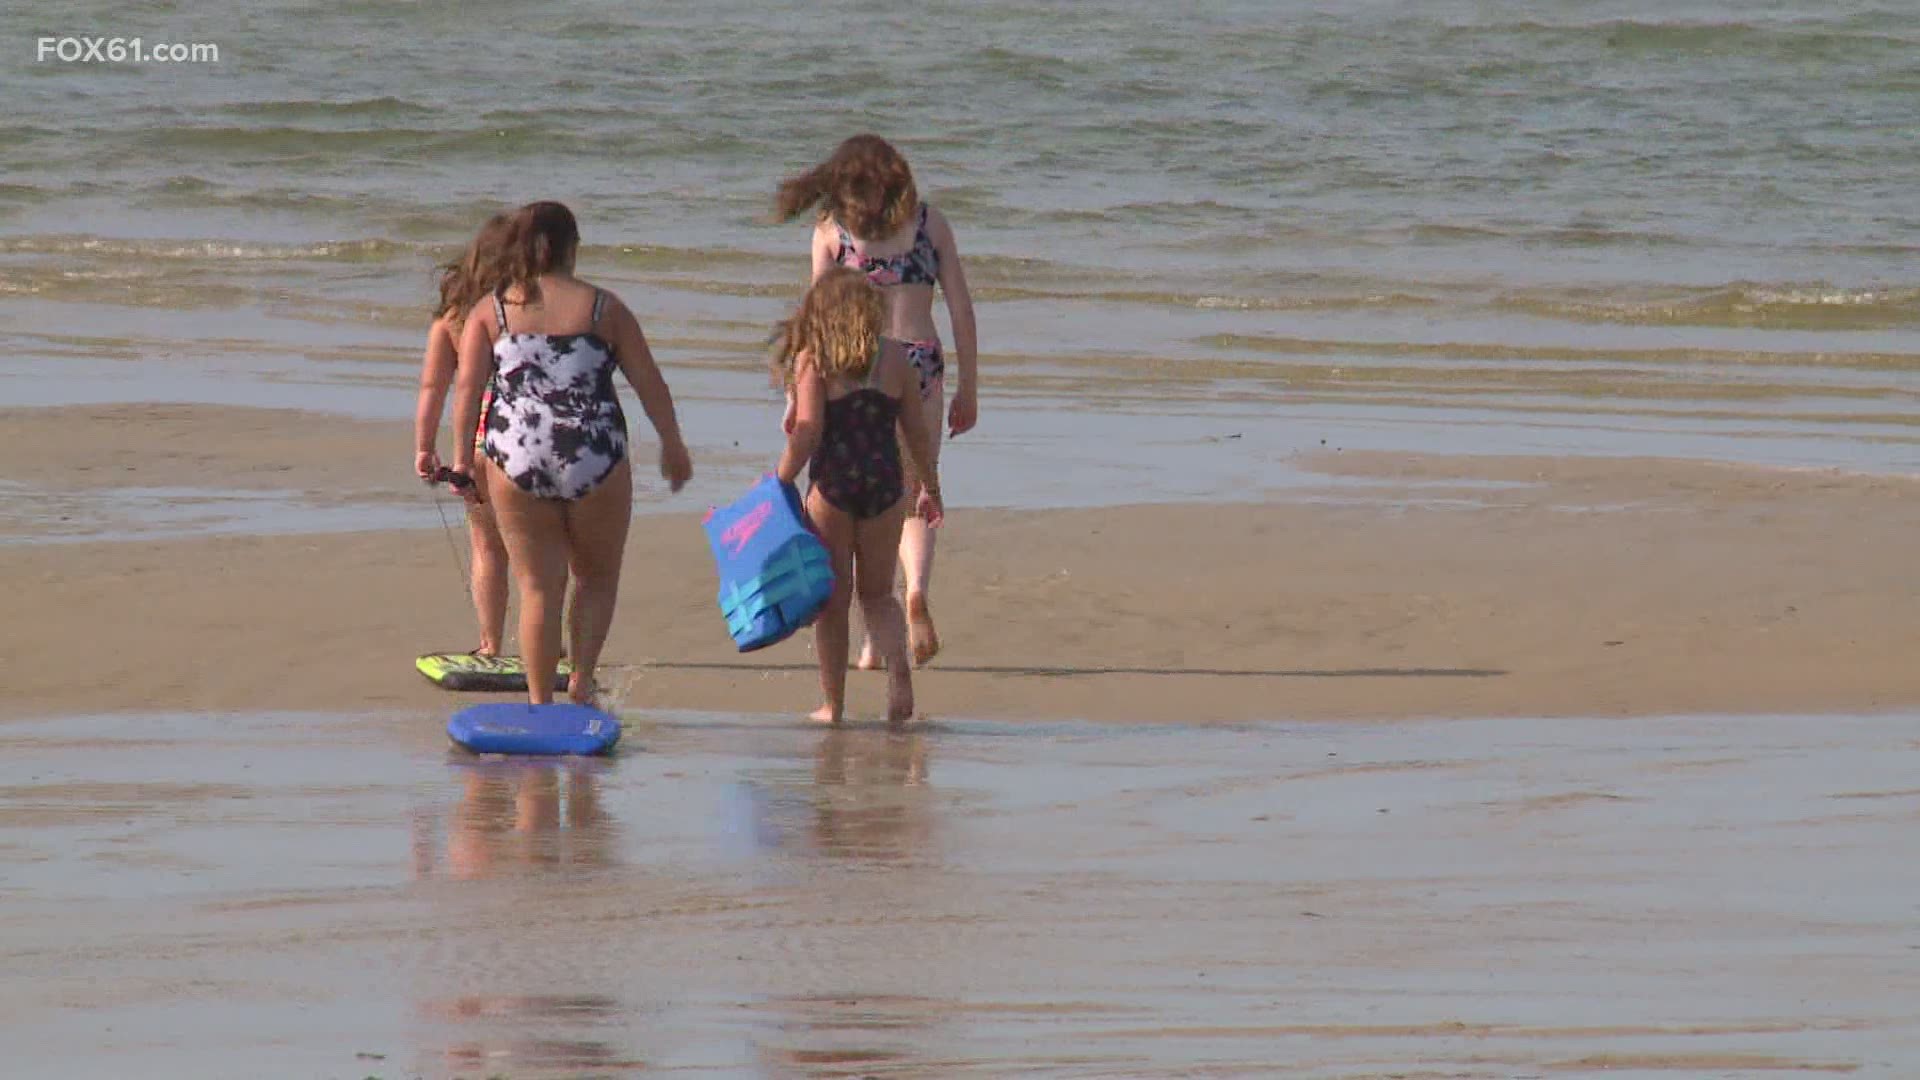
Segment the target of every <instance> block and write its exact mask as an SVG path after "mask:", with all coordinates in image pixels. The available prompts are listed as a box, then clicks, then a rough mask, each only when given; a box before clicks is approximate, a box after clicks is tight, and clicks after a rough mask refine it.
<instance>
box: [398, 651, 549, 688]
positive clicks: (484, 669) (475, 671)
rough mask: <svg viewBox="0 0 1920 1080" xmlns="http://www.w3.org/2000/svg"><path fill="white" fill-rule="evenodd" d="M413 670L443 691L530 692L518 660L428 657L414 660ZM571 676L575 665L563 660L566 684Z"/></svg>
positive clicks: (463, 655)
mask: <svg viewBox="0 0 1920 1080" xmlns="http://www.w3.org/2000/svg"><path fill="white" fill-rule="evenodd" d="M413 666H414V668H415V669H417V670H418V671H419V672H420V674H422V675H425V676H426V677H427V680H428V681H429V682H431V683H433V685H435V686H438V687H440V688H441V689H442V690H478V691H481V692H485V693H516V692H523V691H525V690H526V688H527V667H526V665H525V664H524V663H522V662H521V660H520V658H519V657H517V656H481V655H479V654H477V653H428V654H427V655H425V656H422V657H420V658H419V659H417V660H415V661H414V662H413ZM571 674H573V665H572V664H569V663H567V661H566V660H564V659H562V660H561V661H560V672H559V677H560V678H561V679H562V680H564V679H566V677H567V676H569V675H571ZM563 685H564V684H563Z"/></svg>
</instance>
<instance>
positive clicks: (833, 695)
mask: <svg viewBox="0 0 1920 1080" xmlns="http://www.w3.org/2000/svg"><path fill="white" fill-rule="evenodd" d="M807 519H808V520H809V521H811V522H813V527H814V530H815V531H816V532H818V533H819V534H820V539H821V540H822V541H823V542H824V543H825V544H826V545H827V553H828V555H829V556H830V557H831V558H832V560H833V595H832V596H831V597H829V598H828V600H827V606H826V607H825V608H823V609H821V611H820V615H819V617H818V618H817V619H815V620H814V623H813V653H814V657H815V658H816V659H817V660H818V661H819V662H820V694H821V696H822V697H823V698H824V699H825V701H824V702H823V703H822V704H821V706H820V707H819V708H818V709H815V710H814V711H813V714H812V719H814V720H818V721H821V722H822V723H828V724H837V723H839V722H840V719H841V718H842V717H843V716H845V715H846V712H847V617H848V614H849V609H850V608H851V607H852V606H853V519H852V518H851V517H849V516H847V515H846V514H843V513H841V512H840V511H838V510H835V509H834V508H833V507H832V506H831V505H829V504H828V503H827V500H826V499H825V498H822V497H821V495H820V493H819V491H818V490H813V491H809V492H807Z"/></svg>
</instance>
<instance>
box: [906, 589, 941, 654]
mask: <svg viewBox="0 0 1920 1080" xmlns="http://www.w3.org/2000/svg"><path fill="white" fill-rule="evenodd" d="M907 641H908V644H910V645H911V646H912V648H913V662H914V665H915V666H916V667H918V666H923V665H925V664H926V662H927V661H929V660H931V659H933V658H934V657H936V656H938V655H940V634H939V632H938V631H936V630H934V628H933V616H932V615H929V614H927V598H926V597H925V596H924V595H922V594H920V593H908V594H907Z"/></svg>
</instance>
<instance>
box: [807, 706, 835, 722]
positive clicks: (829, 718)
mask: <svg viewBox="0 0 1920 1080" xmlns="http://www.w3.org/2000/svg"><path fill="white" fill-rule="evenodd" d="M807 719H809V720H811V721H813V722H814V723H816V724H837V723H839V722H840V710H839V709H837V708H835V707H834V706H832V705H822V706H820V707H819V708H817V709H815V710H813V711H812V712H810V713H808V714H807Z"/></svg>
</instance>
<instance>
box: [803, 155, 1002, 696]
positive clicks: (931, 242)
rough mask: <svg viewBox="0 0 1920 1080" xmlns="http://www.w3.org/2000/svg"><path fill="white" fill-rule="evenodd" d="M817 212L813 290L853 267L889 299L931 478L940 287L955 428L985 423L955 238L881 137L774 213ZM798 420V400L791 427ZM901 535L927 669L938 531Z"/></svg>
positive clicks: (921, 522) (940, 393) (807, 177)
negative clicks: (922, 410)
mask: <svg viewBox="0 0 1920 1080" xmlns="http://www.w3.org/2000/svg"><path fill="white" fill-rule="evenodd" d="M810 208H817V211H818V213H817V219H816V221H815V223H814V229H813V280H814V281H815V282H818V281H819V280H820V279H821V277H822V276H823V275H825V274H826V273H828V272H829V271H831V270H833V269H835V268H836V267H847V268H850V269H853V270H857V271H859V272H860V273H862V274H864V275H865V276H866V278H867V280H868V282H870V283H871V284H873V285H874V286H875V287H877V288H878V289H879V290H880V293H881V297H882V306H883V309H884V311H885V312H886V326H885V330H884V332H885V333H886V334H887V336H888V337H891V338H894V339H897V340H898V341H900V342H901V343H902V345H903V347H904V348H905V349H906V353H907V358H908V362H909V363H910V364H911V365H912V367H913V369H914V372H915V383H916V388H917V390H918V393H919V395H920V398H921V400H922V401H923V402H924V403H925V405H926V410H927V416H928V417H929V421H928V434H927V439H926V441H925V442H924V443H921V444H919V445H917V446H915V447H914V455H915V457H916V458H921V457H924V459H925V462H926V467H927V470H928V472H929V473H931V471H932V470H933V468H934V467H935V466H936V465H937V464H938V462H939V460H940V414H941V411H942V408H943V404H944V400H945V397H946V378H945V374H946V359H945V356H944V353H943V352H942V350H941V347H940V331H939V328H938V326H936V325H935V323H934V319H933V294H934V290H935V288H936V287H937V288H938V289H939V291H940V292H941V293H942V294H943V295H944V296H945V297H946V302H947V314H948V317H949V318H950V319H951V321H952V323H953V345H954V359H955V366H956V368H957V369H958V372H959V385H958V386H956V387H955V389H954V395H953V404H952V407H951V408H950V409H948V410H947V417H946V419H947V425H948V428H949V430H950V431H951V432H952V434H953V435H955V436H958V435H962V434H965V433H966V432H968V431H970V430H972V429H973V426H974V423H975V422H976V421H977V420H978V418H979V378H978V367H977V363H976V344H977V338H976V335H975V328H974V318H973V299H972V297H971V296H970V295H969V294H968V293H967V275H966V272H965V270H964V269H963V268H962V267H961V265H960V251H959V248H958V247H957V246H956V245H955V243H954V239H953V230H952V228H950V227H949V226H948V225H947V219H946V217H945V216H944V215H942V214H941V213H940V211H938V210H936V209H934V208H933V207H932V206H929V205H927V204H926V203H924V202H921V201H920V196H919V194H918V192H917V191H916V190H915V188H914V184H913V171H912V170H911V169H909V168H908V167H907V159H906V158H904V157H902V156H901V155H900V152H899V151H898V150H896V149H894V148H893V146H892V145H891V144H890V143H888V142H887V141H886V140H885V139H882V138H880V137H879V136H878V135H856V136H854V137H853V138H851V139H848V140H847V141H845V142H843V143H841V144H840V146H839V147H838V148H837V149H835V150H834V152H833V156H832V157H829V158H828V159H827V160H826V161H824V162H821V163H820V164H819V165H816V166H814V167H813V168H812V169H809V170H807V171H806V172H804V173H801V174H800V175H799V176H795V177H793V178H792V179H789V180H787V181H786V182H785V183H783V184H781V185H780V189H779V193H778V194H777V195H776V196H775V198H774V213H775V215H776V216H777V217H778V218H780V220H782V221H790V220H792V219H793V218H794V217H795V216H797V215H798V214H800V213H801V212H802V211H804V210H807V209H810ZM793 410H794V402H793V401H792V399H789V400H788V408H787V419H786V423H787V424H789V425H791V423H792V422H793ZM923 480H924V478H923V477H919V476H915V475H909V476H908V477H907V484H908V487H909V488H914V487H918V486H922V484H923ZM900 535H901V540H900V559H899V561H900V563H901V565H902V566H904V567H905V570H906V584H907V588H906V595H907V619H908V622H909V627H910V631H909V632H910V637H911V642H912V647H913V659H914V661H915V662H916V663H920V664H924V663H926V662H927V661H928V660H930V659H932V658H933V656H934V654H935V653H937V652H939V651H940V635H939V634H938V633H937V632H936V631H935V629H934V625H933V616H932V614H931V610H930V608H929V604H928V596H927V593H928V590H929V587H930V586H931V584H932V581H933V537H934V534H933V530H932V528H931V526H930V525H929V523H928V522H927V521H926V520H925V519H924V518H921V517H920V516H919V515H918V514H914V515H913V516H912V517H911V518H910V519H909V520H908V522H907V523H906V525H905V527H904V528H902V530H901V534H900ZM876 644H877V643H876V642H875V640H874V637H873V628H872V627H869V628H868V637H867V643H866V645H865V647H864V648H863V649H862V650H861V655H860V666H861V667H863V668H873V667H877V666H879V664H880V662H881V661H882V660H883V659H884V657H883V656H882V655H881V653H880V652H879V651H877V649H876Z"/></svg>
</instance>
